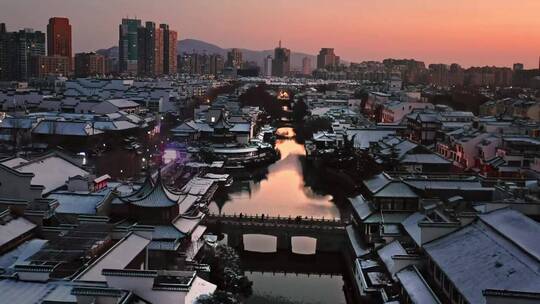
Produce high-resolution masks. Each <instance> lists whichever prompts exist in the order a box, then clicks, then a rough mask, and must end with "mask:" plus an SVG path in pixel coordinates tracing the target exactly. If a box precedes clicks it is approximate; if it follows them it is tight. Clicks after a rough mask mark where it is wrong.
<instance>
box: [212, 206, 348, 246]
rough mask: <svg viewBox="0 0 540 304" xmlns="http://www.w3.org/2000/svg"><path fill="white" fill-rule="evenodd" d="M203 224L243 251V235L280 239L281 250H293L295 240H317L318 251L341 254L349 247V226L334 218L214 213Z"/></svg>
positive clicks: (278, 241)
mask: <svg viewBox="0 0 540 304" xmlns="http://www.w3.org/2000/svg"><path fill="white" fill-rule="evenodd" d="M203 224H204V225H206V226H207V227H208V230H207V231H209V232H213V233H216V234H218V233H225V234H227V237H228V244H229V245H230V246H232V247H235V248H237V249H241V250H243V249H244V241H243V236H244V235H251V234H258V235H268V236H274V237H276V239H277V250H288V251H290V250H291V249H292V241H291V238H293V237H309V238H313V239H316V240H317V243H316V251H317V252H330V253H331V252H341V251H342V250H343V249H344V248H345V246H346V244H347V233H346V231H345V226H346V224H347V223H346V222H344V221H341V220H334V219H313V218H301V217H296V218H294V217H293V218H291V217H288V218H287V217H285V218H284V217H266V216H250V215H215V214H210V215H207V216H206V217H205V218H204V219H203Z"/></svg>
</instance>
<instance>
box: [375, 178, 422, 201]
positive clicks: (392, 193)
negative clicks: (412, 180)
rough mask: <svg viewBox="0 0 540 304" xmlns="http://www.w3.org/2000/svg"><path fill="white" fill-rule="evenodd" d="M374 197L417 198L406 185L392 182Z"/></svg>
mask: <svg viewBox="0 0 540 304" xmlns="http://www.w3.org/2000/svg"><path fill="white" fill-rule="evenodd" d="M373 196H374V197H398V198H417V197H418V195H417V194H416V193H414V191H412V190H411V187H409V186H408V185H407V184H405V183H403V182H401V181H393V182H391V183H389V184H387V185H386V186H384V187H383V188H382V189H380V190H379V191H377V193H375V194H374V195H373Z"/></svg>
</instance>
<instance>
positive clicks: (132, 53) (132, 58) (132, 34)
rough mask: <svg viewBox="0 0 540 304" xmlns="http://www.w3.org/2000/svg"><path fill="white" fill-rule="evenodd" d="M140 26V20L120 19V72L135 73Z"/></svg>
mask: <svg viewBox="0 0 540 304" xmlns="http://www.w3.org/2000/svg"><path fill="white" fill-rule="evenodd" d="M140 27H141V20H138V19H122V24H120V27H119V29H120V30H119V40H118V61H119V62H118V69H119V72H120V73H128V74H135V73H137V69H138V65H137V59H138V51H139V47H138V39H137V35H138V29H139V28H140Z"/></svg>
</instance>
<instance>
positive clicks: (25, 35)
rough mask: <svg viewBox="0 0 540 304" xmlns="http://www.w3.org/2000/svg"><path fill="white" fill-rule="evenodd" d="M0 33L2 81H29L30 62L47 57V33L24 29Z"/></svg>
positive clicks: (3, 28) (0, 75) (0, 74)
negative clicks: (33, 59)
mask: <svg viewBox="0 0 540 304" xmlns="http://www.w3.org/2000/svg"><path fill="white" fill-rule="evenodd" d="M4 30H5V25H4V26H3V27H2V30H1V31H0V79H1V80H28V79H29V78H30V77H31V71H30V69H31V67H30V63H31V62H30V60H31V58H32V57H33V56H44V55H45V33H43V32H40V31H34V30H32V29H24V30H20V31H18V32H7V31H4Z"/></svg>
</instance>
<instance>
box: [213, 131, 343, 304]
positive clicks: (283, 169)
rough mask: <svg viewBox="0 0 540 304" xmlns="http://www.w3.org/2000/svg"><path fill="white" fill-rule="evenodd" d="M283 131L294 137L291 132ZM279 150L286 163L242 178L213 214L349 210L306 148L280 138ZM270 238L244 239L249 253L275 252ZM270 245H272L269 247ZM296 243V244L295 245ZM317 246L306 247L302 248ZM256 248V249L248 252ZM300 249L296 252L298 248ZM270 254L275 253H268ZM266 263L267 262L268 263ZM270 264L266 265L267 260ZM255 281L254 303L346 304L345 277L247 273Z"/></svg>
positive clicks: (314, 213)
mask: <svg viewBox="0 0 540 304" xmlns="http://www.w3.org/2000/svg"><path fill="white" fill-rule="evenodd" d="M278 132H284V133H288V134H291V135H292V134H294V131H293V130H292V129H290V128H283V129H280V130H278ZM276 148H277V149H278V150H279V151H280V153H281V159H280V160H279V161H277V162H276V163H274V164H272V165H270V166H269V167H268V168H267V169H264V170H262V171H261V172H253V173H252V174H249V176H246V174H245V172H242V173H244V174H242V175H244V176H243V177H236V178H235V182H234V183H233V185H232V186H231V187H230V188H229V189H228V191H227V192H226V193H222V194H220V195H218V196H217V197H216V199H215V202H213V203H212V204H211V205H210V212H212V213H222V214H240V213H243V214H246V215H256V214H257V215H261V214H265V215H267V216H282V217H283V216H286V217H288V216H291V217H296V216H302V217H306V216H307V217H314V218H323V217H324V218H327V219H328V218H336V219H337V218H340V216H346V215H343V213H344V212H343V211H340V209H339V208H338V205H339V203H338V204H337V205H336V201H337V199H336V198H335V196H334V195H332V194H331V193H333V191H331V190H332V189H325V187H324V183H322V182H321V181H320V180H319V178H318V177H317V174H316V173H315V172H314V170H313V169H312V168H309V166H306V164H305V150H304V146H303V145H301V144H298V143H296V142H295V140H294V139H293V138H291V139H280V140H277V142H276ZM270 243H271V240H269V237H268V236H262V235H261V236H257V235H254V236H252V238H250V239H249V240H248V239H246V236H244V246H245V248H246V250H251V251H256V252H272V251H274V250H275V249H272V248H274V245H272V244H270ZM269 244H270V245H269ZM294 246H295V244H294V243H293V247H294ZM303 246H305V247H310V246H314V244H300V245H299V247H303ZM248 248H250V249H248ZM293 251H294V249H293ZM267 255H269V257H268V258H267V259H271V258H270V256H271V255H273V253H267ZM267 259H265V260H267ZM262 263H264V261H262ZM246 274H247V275H248V277H249V278H250V280H252V281H253V292H254V294H253V296H252V297H250V298H249V299H248V303H250V304H266V303H283V304H293V303H294V304H300V303H302V304H315V303H317V304H319V303H321V304H322V303H335V304H341V303H346V300H345V296H344V293H343V290H342V288H343V285H344V281H343V277H342V276H341V275H337V276H336V275H333V276H331V275H318V274H311V275H307V274H290V273H289V274H283V273H272V272H264V273H261V272H247V273H246Z"/></svg>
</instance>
